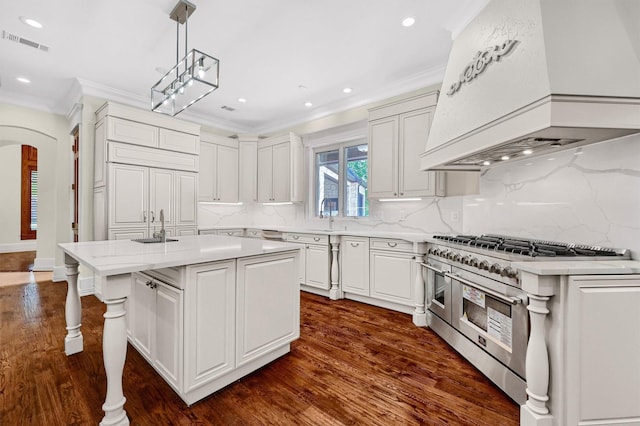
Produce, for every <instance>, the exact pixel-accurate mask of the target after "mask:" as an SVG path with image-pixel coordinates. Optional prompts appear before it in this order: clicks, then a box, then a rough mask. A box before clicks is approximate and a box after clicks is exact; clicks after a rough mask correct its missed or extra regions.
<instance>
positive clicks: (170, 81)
mask: <svg viewBox="0 0 640 426" xmlns="http://www.w3.org/2000/svg"><path fill="white" fill-rule="evenodd" d="M195 10H196V6H195V5H194V4H192V3H190V2H188V1H187V0H179V1H178V4H176V6H175V7H174V8H173V11H171V14H170V15H169V18H171V19H173V20H174V21H176V64H175V66H174V67H173V68H171V69H170V70H169V71H168V72H167V73H166V74H165V75H164V77H162V78H161V79H160V81H158V82H157V83H156V84H155V85H154V86H153V87H152V88H151V110H152V111H155V112H159V113H162V114H167V115H172V116H175V115H178V114H180V113H181V112H182V111H184V110H185V109H187V108H188V107H190V106H191V105H193V104H194V103H196V102H197V101H199V100H200V99H202V98H204V97H205V96H207V95H208V94H209V93H211V92H213V91H214V90H216V89H217V88H218V77H219V66H220V61H219V60H218V59H216V58H214V57H213V56H209V55H207V54H206V53H203V52H201V51H199V50H196V49H191V50H190V51H188V50H187V35H188V34H187V32H188V24H187V21H188V19H189V16H191V14H192V13H193V12H194V11H195ZM180 24H184V53H185V56H184V58H182V59H181V60H179V50H180V49H179V44H180Z"/></svg>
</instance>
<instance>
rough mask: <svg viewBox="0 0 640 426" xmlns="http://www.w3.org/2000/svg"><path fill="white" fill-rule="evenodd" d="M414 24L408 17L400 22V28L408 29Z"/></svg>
mask: <svg viewBox="0 0 640 426" xmlns="http://www.w3.org/2000/svg"><path fill="white" fill-rule="evenodd" d="M415 23H416V20H415V19H413V18H412V17H408V18H404V20H403V21H402V26H403V27H410V26H412V25H413V24H415Z"/></svg>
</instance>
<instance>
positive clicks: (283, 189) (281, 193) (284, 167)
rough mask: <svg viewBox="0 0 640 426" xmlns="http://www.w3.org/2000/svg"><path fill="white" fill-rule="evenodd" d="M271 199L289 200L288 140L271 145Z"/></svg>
mask: <svg viewBox="0 0 640 426" xmlns="http://www.w3.org/2000/svg"><path fill="white" fill-rule="evenodd" d="M273 199H274V200H275V201H291V155H290V145H289V142H285V143H280V144H278V145H274V146H273Z"/></svg>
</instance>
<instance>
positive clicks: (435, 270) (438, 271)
mask: <svg viewBox="0 0 640 426" xmlns="http://www.w3.org/2000/svg"><path fill="white" fill-rule="evenodd" d="M420 264H421V265H422V266H424V267H425V268H427V269H430V270H432V271H433V272H435V273H436V274H442V275H445V274H447V273H448V272H447V271H441V270H440V269H438V268H436V267H435V266H431V265H429V264H428V263H422V262H420Z"/></svg>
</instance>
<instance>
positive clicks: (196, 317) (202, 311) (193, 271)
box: [185, 260, 236, 392]
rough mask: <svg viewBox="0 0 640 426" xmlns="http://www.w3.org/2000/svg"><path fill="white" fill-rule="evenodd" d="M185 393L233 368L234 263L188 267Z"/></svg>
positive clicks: (225, 262)
mask: <svg viewBox="0 0 640 426" xmlns="http://www.w3.org/2000/svg"><path fill="white" fill-rule="evenodd" d="M187 277H188V282H189V288H188V289H187V291H186V303H187V306H189V309H188V310H187V312H186V319H185V321H186V324H185V342H186V347H185V349H186V351H185V372H186V377H185V391H186V392H190V391H193V390H195V389H197V388H199V387H201V386H203V385H205V384H207V383H209V382H211V381H213V380H215V379H216V378H218V377H220V376H222V375H224V374H226V373H227V372H229V371H231V370H232V369H233V368H234V367H235V329H236V327H235V309H236V308H235V306H236V291H235V287H236V262H235V261H233V260H232V261H224V262H213V263H205V264H200V265H194V266H189V267H187Z"/></svg>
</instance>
